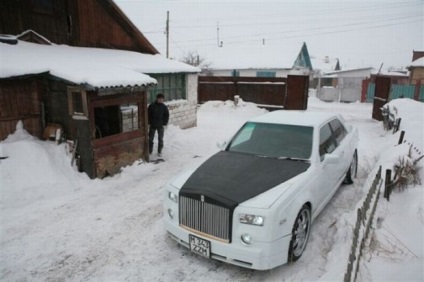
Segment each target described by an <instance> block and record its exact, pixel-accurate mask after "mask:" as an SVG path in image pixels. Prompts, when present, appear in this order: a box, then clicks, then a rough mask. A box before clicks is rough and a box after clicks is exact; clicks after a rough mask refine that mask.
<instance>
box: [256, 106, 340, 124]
mask: <svg viewBox="0 0 424 282" xmlns="http://www.w3.org/2000/svg"><path fill="white" fill-rule="evenodd" d="M337 116H338V115H337V114H334V113H326V112H311V111H288V110H279V111H273V112H270V113H266V114H264V115H261V116H258V117H255V118H253V119H251V120H249V121H251V122H263V123H278V124H289V125H301V126H312V127H317V126H320V125H321V124H323V123H324V122H326V121H328V120H330V119H332V118H334V117H337Z"/></svg>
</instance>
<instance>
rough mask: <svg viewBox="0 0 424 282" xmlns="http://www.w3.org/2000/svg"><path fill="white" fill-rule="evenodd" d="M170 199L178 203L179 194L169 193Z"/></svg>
mask: <svg viewBox="0 0 424 282" xmlns="http://www.w3.org/2000/svg"><path fill="white" fill-rule="evenodd" d="M168 198H169V199H170V200H171V201H173V202H176V203H178V195H177V194H174V193H172V192H168Z"/></svg>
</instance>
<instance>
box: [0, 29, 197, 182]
mask: <svg viewBox="0 0 424 282" xmlns="http://www.w3.org/2000/svg"><path fill="white" fill-rule="evenodd" d="M0 41H1V38H0ZM6 41H8V43H0V53H1V54H2V64H1V65H0V140H3V139H4V138H6V137H7V136H8V134H10V133H12V132H13V131H14V130H15V127H16V124H17V123H18V122H19V121H22V122H23V124H24V127H25V128H26V130H27V131H29V133H30V134H32V135H34V136H37V137H39V138H44V139H46V138H47V139H48V138H49V137H50V136H51V135H53V136H54V137H56V138H57V136H56V135H57V133H56V130H57V129H60V130H61V135H62V138H63V139H64V140H70V141H72V143H73V144H74V147H76V152H77V154H78V156H79V159H78V166H79V169H80V170H81V171H84V172H86V173H87V174H88V175H89V176H90V177H92V178H95V177H104V176H106V175H111V174H114V173H116V172H118V171H119V170H120V168H121V167H122V166H124V165H128V164H131V163H133V162H134V161H135V160H137V159H145V160H148V157H149V154H148V147H147V146H148V140H147V136H148V135H147V118H146V117H147V113H146V112H147V104H148V102H147V93H148V87H151V86H153V85H155V84H156V83H157V80H156V79H154V78H152V77H150V76H148V75H146V74H145V73H146V72H173V71H177V72H189V71H193V69H195V68H193V67H191V66H188V65H185V64H182V63H179V62H176V61H172V60H168V59H166V58H164V57H162V56H160V55H150V54H142V53H137V52H132V51H124V50H111V49H100V48H82V47H71V46H67V45H42V44H35V43H29V42H25V41H18V40H16V41H11V37H8V38H7V40H6Z"/></svg>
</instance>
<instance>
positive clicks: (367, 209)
mask: <svg viewBox="0 0 424 282" xmlns="http://www.w3.org/2000/svg"><path fill="white" fill-rule="evenodd" d="M381 185H382V178H381V166H380V168H379V169H378V172H377V174H376V176H375V178H374V181H373V182H372V185H371V188H370V190H369V191H368V194H367V197H366V199H365V201H364V203H363V205H362V207H361V208H359V209H358V216H357V220H356V224H355V228H354V229H353V240H352V247H351V250H350V255H349V260H348V264H347V271H346V273H345V276H344V281H345V282H348V281H349V282H350V281H355V279H356V275H357V273H358V269H359V262H360V258H361V255H362V250H363V248H364V245H365V242H366V240H367V238H368V235H369V231H370V228H371V224H372V222H373V218H374V213H375V210H376V208H377V202H378V199H379V196H380V187H381Z"/></svg>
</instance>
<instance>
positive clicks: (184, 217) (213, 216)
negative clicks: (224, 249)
mask: <svg viewBox="0 0 424 282" xmlns="http://www.w3.org/2000/svg"><path fill="white" fill-rule="evenodd" d="M179 215H180V225H181V226H182V227H186V228H188V229H190V230H193V231H197V232H200V233H202V235H209V237H210V236H212V237H213V238H214V239H218V240H221V241H224V242H230V229H231V226H230V210H229V209H227V208H224V207H220V206H217V205H213V204H210V203H205V202H203V201H199V200H196V199H192V198H187V197H184V196H180V214H179Z"/></svg>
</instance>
